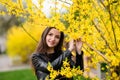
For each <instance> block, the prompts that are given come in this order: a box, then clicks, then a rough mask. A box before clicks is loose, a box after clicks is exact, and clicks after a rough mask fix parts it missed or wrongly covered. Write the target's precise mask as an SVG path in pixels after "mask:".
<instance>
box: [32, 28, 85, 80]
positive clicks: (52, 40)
mask: <svg viewBox="0 0 120 80" xmlns="http://www.w3.org/2000/svg"><path fill="white" fill-rule="evenodd" d="M63 41H64V33H63V32H61V31H59V30H58V29H56V28H54V27H47V28H46V29H45V30H44V31H43V33H42V36H41V40H40V42H39V43H38V46H37V48H36V50H35V52H34V53H33V54H32V57H31V60H32V65H33V67H34V70H35V74H36V76H37V79H38V80H45V78H46V76H48V75H49V74H50V72H49V71H48V70H47V65H48V62H50V63H51V65H52V66H53V69H54V70H59V69H60V68H61V66H62V63H63V61H64V60H65V58H68V60H69V61H70V65H71V67H72V66H76V67H77V66H80V68H81V70H83V53H82V52H81V47H82V41H81V39H78V40H76V41H74V40H71V41H70V42H69V46H68V49H67V50H66V51H62V45H63ZM74 43H75V44H74ZM73 50H76V54H77V55H76V58H75V59H76V60H75V61H74V60H72V58H71V57H72V55H71V52H72V51H73ZM56 79H60V80H62V79H63V78H61V77H60V76H58V77H56ZM63 80H65V78H64V79H63Z"/></svg>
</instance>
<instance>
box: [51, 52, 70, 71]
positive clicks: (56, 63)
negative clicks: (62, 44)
mask: <svg viewBox="0 0 120 80" xmlns="http://www.w3.org/2000/svg"><path fill="white" fill-rule="evenodd" d="M70 57H71V52H70V51H69V50H66V51H64V52H62V54H61V55H60V56H59V57H57V58H56V59H55V60H54V61H53V62H51V64H52V66H53V68H54V69H56V68H58V67H61V65H62V62H63V61H64V60H65V58H70Z"/></svg>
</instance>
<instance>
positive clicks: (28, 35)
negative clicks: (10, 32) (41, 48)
mask: <svg viewBox="0 0 120 80" xmlns="http://www.w3.org/2000/svg"><path fill="white" fill-rule="evenodd" d="M21 28H22V29H23V30H24V31H25V32H26V33H27V34H28V36H30V37H31V38H32V39H33V40H34V41H35V42H36V43H38V41H37V40H36V39H35V38H34V37H33V36H32V35H31V34H30V33H29V32H28V31H27V30H26V29H25V28H24V27H23V25H21Z"/></svg>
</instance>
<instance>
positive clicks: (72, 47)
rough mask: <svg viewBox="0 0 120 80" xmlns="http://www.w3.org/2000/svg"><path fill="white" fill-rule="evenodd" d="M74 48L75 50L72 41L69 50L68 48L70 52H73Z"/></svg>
mask: <svg viewBox="0 0 120 80" xmlns="http://www.w3.org/2000/svg"><path fill="white" fill-rule="evenodd" d="M74 48H75V46H74V40H71V41H70V42H69V48H68V50H70V51H73V50H74Z"/></svg>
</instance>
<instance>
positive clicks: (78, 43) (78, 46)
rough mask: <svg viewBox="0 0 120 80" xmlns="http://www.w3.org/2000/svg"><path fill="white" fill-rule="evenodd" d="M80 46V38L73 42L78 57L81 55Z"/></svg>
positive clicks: (81, 43)
mask: <svg viewBox="0 0 120 80" xmlns="http://www.w3.org/2000/svg"><path fill="white" fill-rule="evenodd" d="M82 45H83V42H82V39H81V38H79V39H77V40H75V48H76V51H77V52H78V54H79V55H80V54H81V49H82Z"/></svg>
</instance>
